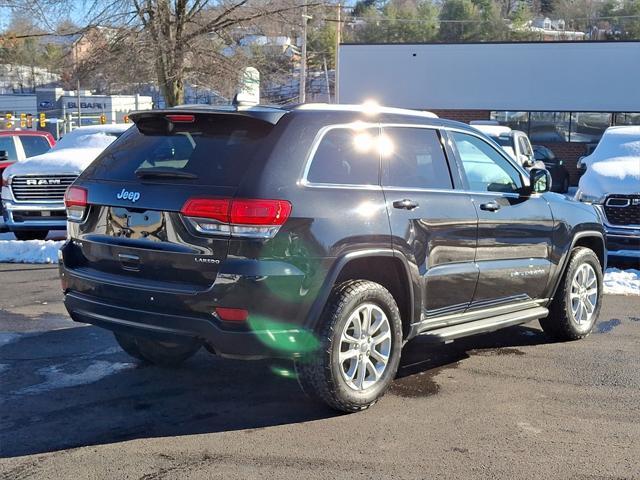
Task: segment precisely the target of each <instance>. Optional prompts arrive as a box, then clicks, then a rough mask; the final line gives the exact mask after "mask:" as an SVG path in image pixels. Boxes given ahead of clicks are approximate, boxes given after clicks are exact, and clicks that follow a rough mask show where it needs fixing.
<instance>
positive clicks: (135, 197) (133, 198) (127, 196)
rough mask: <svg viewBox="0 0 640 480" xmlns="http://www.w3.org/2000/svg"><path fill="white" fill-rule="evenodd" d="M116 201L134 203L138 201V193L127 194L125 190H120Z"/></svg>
mask: <svg viewBox="0 0 640 480" xmlns="http://www.w3.org/2000/svg"><path fill="white" fill-rule="evenodd" d="M116 198H117V199H118V200H131V201H132V202H133V203H136V202H137V201H138V200H139V199H140V192H127V190H126V189H124V188H123V189H122V191H121V192H120V193H118V194H117V195H116Z"/></svg>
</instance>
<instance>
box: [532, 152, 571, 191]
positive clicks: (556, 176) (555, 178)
mask: <svg viewBox="0 0 640 480" xmlns="http://www.w3.org/2000/svg"><path fill="white" fill-rule="evenodd" d="M533 154H534V157H535V159H536V161H539V162H543V163H544V168H546V169H547V170H548V171H549V173H550V174H551V180H552V181H551V190H552V191H554V192H559V193H567V192H568V191H569V184H570V176H569V172H568V171H567V169H566V168H565V166H564V162H563V161H562V160H560V159H559V158H558V157H556V156H555V154H554V153H553V152H552V151H551V149H549V148H547V147H545V146H542V145H534V146H533Z"/></svg>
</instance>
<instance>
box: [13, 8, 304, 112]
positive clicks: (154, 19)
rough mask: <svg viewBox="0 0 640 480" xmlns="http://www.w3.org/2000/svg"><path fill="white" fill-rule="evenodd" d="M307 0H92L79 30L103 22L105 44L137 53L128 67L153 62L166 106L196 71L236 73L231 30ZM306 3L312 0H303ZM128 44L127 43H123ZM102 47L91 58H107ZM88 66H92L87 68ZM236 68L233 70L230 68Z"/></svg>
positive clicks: (179, 99) (174, 101)
mask: <svg viewBox="0 0 640 480" xmlns="http://www.w3.org/2000/svg"><path fill="white" fill-rule="evenodd" d="M305 1H306V0H90V1H88V2H85V5H86V11H85V14H86V15H85V19H86V20H85V24H84V25H81V28H82V29H83V30H85V31H86V30H88V29H90V28H93V27H97V26H101V27H106V28H108V29H110V30H112V31H114V32H117V34H115V35H112V36H111V37H112V38H111V40H110V42H109V49H111V50H114V51H118V49H120V53H122V50H121V49H122V48H123V47H124V48H129V51H130V52H136V53H137V55H138V56H137V58H135V59H131V56H130V55H125V56H123V58H127V59H128V60H129V61H133V62H135V63H136V64H135V65H132V64H131V63H129V67H130V68H139V67H140V66H141V65H142V64H144V63H151V64H152V66H153V72H154V73H155V77H156V80H157V83H158V85H159V87H160V90H161V92H162V94H163V96H164V98H165V101H166V103H167V105H178V104H180V103H183V102H184V93H185V81H186V80H188V78H189V76H190V75H191V76H192V75H196V74H199V73H201V74H205V75H211V74H216V73H221V72H223V73H225V74H226V75H227V76H230V75H231V76H232V75H236V77H237V69H238V66H239V65H238V64H237V62H235V61H233V59H230V58H227V57H225V56H224V55H222V54H221V51H222V48H223V47H224V46H225V44H228V43H230V42H231V40H232V37H233V34H234V32H237V31H239V30H242V29H247V28H249V27H250V26H251V25H253V24H255V22H256V21H258V20H259V19H264V18H269V17H283V16H285V15H287V14H290V13H292V12H295V11H296V10H298V9H299V8H300V7H301V6H302V5H303V3H304V2H305ZM9 3H11V4H12V6H13V8H14V9H23V10H24V11H29V12H32V13H33V14H36V13H37V12H42V13H43V17H44V16H46V12H50V11H52V10H55V11H58V12H60V10H61V9H64V8H67V9H68V8H71V6H72V5H73V4H74V3H75V2H73V1H71V0H66V2H64V1H53V0H35V1H34V0H13V1H11V0H9ZM307 5H316V4H315V3H307ZM127 45H128V47H127ZM106 57H107V51H106V48H105V47H104V46H101V47H100V49H99V51H98V52H97V56H96V55H94V56H93V62H92V63H88V64H87V65H88V66H89V67H90V66H91V65H96V63H95V61H96V60H100V58H103V59H104V58H106ZM89 69H90V68H89ZM234 72H235V73H234Z"/></svg>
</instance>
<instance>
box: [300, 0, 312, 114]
mask: <svg viewBox="0 0 640 480" xmlns="http://www.w3.org/2000/svg"><path fill="white" fill-rule="evenodd" d="M303 1H304V2H306V1H307V0H303ZM310 18H311V17H310V16H309V15H307V5H306V3H305V5H304V6H303V7H302V53H301V58H300V95H299V102H300V103H304V102H305V101H306V100H307V95H306V93H307V92H306V90H307V89H306V86H307V22H308V21H309V19H310Z"/></svg>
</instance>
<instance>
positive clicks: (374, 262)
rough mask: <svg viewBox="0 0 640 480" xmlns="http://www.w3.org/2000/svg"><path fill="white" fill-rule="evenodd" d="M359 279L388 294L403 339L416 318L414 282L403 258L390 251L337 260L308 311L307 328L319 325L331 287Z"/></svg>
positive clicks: (357, 253)
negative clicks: (396, 309)
mask: <svg viewBox="0 0 640 480" xmlns="http://www.w3.org/2000/svg"><path fill="white" fill-rule="evenodd" d="M358 279H359V280H370V281H373V282H376V283H379V284H380V285H382V286H383V287H385V288H386V289H387V290H389V292H390V293H391V295H392V296H393V298H394V300H395V301H396V304H397V305H398V309H399V310H400V317H401V319H402V330H403V337H405V338H406V337H407V335H408V334H409V333H410V331H411V325H412V323H413V322H414V316H415V309H414V291H413V282H412V280H411V274H410V269H409V264H408V262H407V260H406V258H404V256H403V255H402V254H401V253H399V252H397V251H395V250H393V249H390V248H389V249H371V250H358V251H354V252H349V253H347V254H345V255H344V256H342V257H339V258H337V259H336V262H335V263H334V265H333V267H332V268H331V270H330V271H329V274H328V275H327V277H326V279H325V282H324V284H323V286H322V288H321V290H320V292H319V294H318V297H317V298H316V300H315V302H314V304H313V305H312V307H311V310H310V313H309V318H308V322H309V324H310V325H309V326H310V327H312V328H315V327H317V326H318V325H319V321H320V315H321V314H322V311H323V309H324V306H325V305H326V303H327V300H328V299H329V295H330V294H331V290H332V288H333V287H334V285H337V284H339V283H342V282H343V281H346V280H358Z"/></svg>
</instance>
